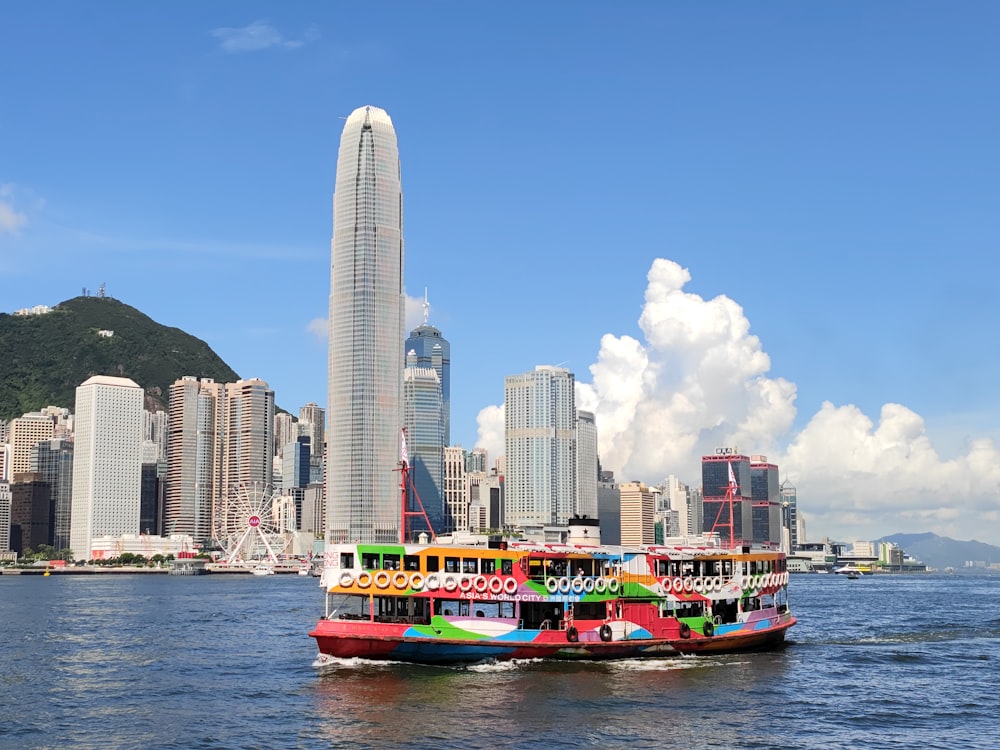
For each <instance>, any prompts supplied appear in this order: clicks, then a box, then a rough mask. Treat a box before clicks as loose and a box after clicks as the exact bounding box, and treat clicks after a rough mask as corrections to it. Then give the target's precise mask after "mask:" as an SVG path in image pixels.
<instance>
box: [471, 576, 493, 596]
mask: <svg viewBox="0 0 1000 750" xmlns="http://www.w3.org/2000/svg"><path fill="white" fill-rule="evenodd" d="M489 585H490V584H489V581H487V580H486V576H476V577H475V578H473V579H472V587H473V588H474V589H475V590H476V591H477V592H479V593H480V594H482V593H483V592H484V591H486V588H487V586H489Z"/></svg>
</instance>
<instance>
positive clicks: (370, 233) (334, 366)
mask: <svg viewBox="0 0 1000 750" xmlns="http://www.w3.org/2000/svg"><path fill="white" fill-rule="evenodd" d="M331 247H332V253H331V254H332V259H331V268H330V317H329V326H330V343H329V350H328V357H329V370H328V372H329V381H328V387H329V392H328V400H327V407H328V410H329V411H328V415H327V416H328V418H329V429H328V431H327V462H326V484H327V493H326V496H327V539H328V540H329V541H360V542H397V541H399V537H400V523H401V521H402V513H401V508H400V502H399V478H398V476H397V475H396V473H395V471H394V470H395V469H396V468H397V467H398V465H399V460H400V455H399V451H400V429H401V428H402V425H403V409H402V402H403V395H402V394H403V364H404V349H403V341H404V333H405V330H404V320H405V318H404V303H405V297H404V293H403V259H404V253H403V190H402V180H401V178H400V167H399V148H398V146H397V142H396V132H395V130H394V129H393V126H392V120H391V119H390V118H389V115H388V114H386V112H385V111H384V110H381V109H379V108H377V107H371V106H366V107H361V108H359V109H356V110H354V112H352V113H351V114H350V116H349V117H348V118H347V122H346V123H345V125H344V130H343V133H342V134H341V138H340V151H339V153H338V156H337V180H336V188H335V191H334V196H333V240H332V243H331Z"/></svg>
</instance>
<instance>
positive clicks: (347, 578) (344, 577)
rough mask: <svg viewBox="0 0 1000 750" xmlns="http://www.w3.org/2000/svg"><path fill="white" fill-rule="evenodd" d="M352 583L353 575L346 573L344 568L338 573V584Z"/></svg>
mask: <svg viewBox="0 0 1000 750" xmlns="http://www.w3.org/2000/svg"><path fill="white" fill-rule="evenodd" d="M353 583H354V576H353V575H351V574H350V573H348V572H347V571H346V570H345V571H344V572H343V573H341V574H340V585H341V586H350V585H352V584H353Z"/></svg>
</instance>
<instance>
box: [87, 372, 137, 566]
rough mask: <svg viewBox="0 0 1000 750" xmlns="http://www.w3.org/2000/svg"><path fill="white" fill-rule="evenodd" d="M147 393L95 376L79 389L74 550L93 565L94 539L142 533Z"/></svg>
mask: <svg viewBox="0 0 1000 750" xmlns="http://www.w3.org/2000/svg"><path fill="white" fill-rule="evenodd" d="M142 402H143V391H142V388H141V387H139V386H138V385H137V384H136V383H134V382H133V381H131V380H129V379H128V378H116V377H110V376H106V375H95V376H94V377H92V378H89V379H88V380H86V381H85V382H84V383H83V384H82V385H80V386H79V387H78V388H77V389H76V409H75V412H74V414H75V422H76V429H75V434H76V441H75V443H76V444H75V446H74V450H73V501H72V509H71V512H70V548H71V549H72V551H73V556H74V557H75V558H76V559H77V560H89V559H90V557H91V541H92V540H93V539H94V538H95V537H103V536H121V535H122V534H138V533H139V505H140V490H141V460H142V457H141V446H142V437H143V436H142V431H143V409H142Z"/></svg>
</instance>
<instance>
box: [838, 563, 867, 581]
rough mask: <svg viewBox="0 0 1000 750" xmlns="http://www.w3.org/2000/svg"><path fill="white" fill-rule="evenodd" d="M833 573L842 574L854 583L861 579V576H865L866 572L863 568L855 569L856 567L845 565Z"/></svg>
mask: <svg viewBox="0 0 1000 750" xmlns="http://www.w3.org/2000/svg"><path fill="white" fill-rule="evenodd" d="M833 572H834V573H842V574H843V575H845V576H847V578H848V579H850V580H852V581H853V580H854V579H856V578H861V576H862V575H864V571H863V570H862V569H861V568H858V567H855V566H854V565H844V566H843V567H840V568H836V569H835V570H834V571H833Z"/></svg>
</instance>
